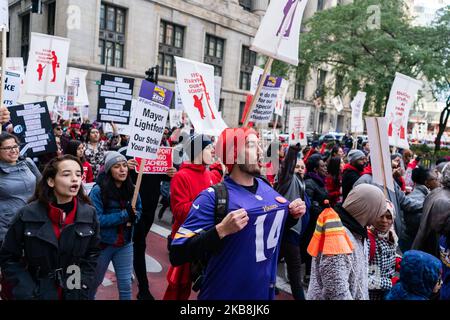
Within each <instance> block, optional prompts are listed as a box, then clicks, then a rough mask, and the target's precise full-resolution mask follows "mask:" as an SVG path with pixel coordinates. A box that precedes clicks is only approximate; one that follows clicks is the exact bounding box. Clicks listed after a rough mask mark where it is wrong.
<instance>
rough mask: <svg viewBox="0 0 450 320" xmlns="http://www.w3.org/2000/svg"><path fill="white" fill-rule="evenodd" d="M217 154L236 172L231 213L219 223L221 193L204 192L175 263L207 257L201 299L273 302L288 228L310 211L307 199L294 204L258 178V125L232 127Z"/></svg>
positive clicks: (179, 237) (175, 250)
mask: <svg viewBox="0 0 450 320" xmlns="http://www.w3.org/2000/svg"><path fill="white" fill-rule="evenodd" d="M216 153H217V155H218V156H219V157H220V158H221V159H222V161H223V162H224V163H225V165H226V166H227V168H228V172H229V173H230V176H229V177H227V178H226V179H225V182H224V183H225V186H226V188H227V190H228V194H229V197H228V198H229V200H228V212H229V213H228V214H227V215H226V216H225V218H224V219H223V220H222V221H221V222H220V223H218V224H217V225H216V224H215V214H214V211H215V192H214V190H213V189H212V188H209V189H207V190H205V191H203V192H202V193H201V194H200V195H199V196H198V197H197V199H196V200H195V201H194V203H193V205H192V207H191V211H190V213H189V216H188V218H187V220H186V221H185V223H184V224H183V225H182V226H181V228H180V229H179V230H178V232H177V234H176V236H175V239H174V240H173V241H172V246H171V250H170V261H171V263H172V264H173V265H180V264H183V263H186V262H191V261H194V260H198V259H202V258H205V257H206V258H207V260H208V264H207V267H206V271H205V274H204V279H203V281H202V286H201V289H200V293H199V295H198V299H199V300H271V299H274V296H275V294H274V293H275V282H276V271H277V259H278V252H279V247H280V242H281V236H282V231H283V228H284V227H287V228H290V227H292V226H293V225H295V224H296V222H297V221H298V219H299V218H300V217H301V216H302V215H303V214H305V211H306V207H305V204H304V202H303V201H302V200H301V199H297V200H295V201H293V202H292V203H289V202H288V201H287V200H286V199H285V198H283V197H282V196H280V195H279V194H278V193H277V192H276V191H275V190H273V189H272V188H271V187H270V186H269V185H268V184H266V183H265V182H264V181H263V180H261V179H259V178H255V176H257V175H259V174H260V172H261V165H260V161H259V160H260V157H261V155H262V149H261V147H260V145H259V139H258V136H257V133H256V132H255V131H254V130H253V129H247V128H240V129H226V130H225V131H224V132H223V133H222V135H221V136H220V137H219V141H218V143H217V146H216Z"/></svg>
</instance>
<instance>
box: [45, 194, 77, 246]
mask: <svg viewBox="0 0 450 320" xmlns="http://www.w3.org/2000/svg"><path fill="white" fill-rule="evenodd" d="M76 212H77V198H76V197H75V198H73V209H72V211H70V212H69V213H66V212H63V211H62V210H61V209H59V208H57V207H55V206H54V205H53V204H51V203H49V205H48V218H49V219H50V221H51V222H52V227H53V231H54V232H55V235H56V238H57V239H58V240H59V238H60V237H61V231H62V229H63V228H64V227H65V226H68V225H71V224H73V223H74V221H75V214H76Z"/></svg>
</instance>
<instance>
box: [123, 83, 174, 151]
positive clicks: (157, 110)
mask: <svg viewBox="0 0 450 320" xmlns="http://www.w3.org/2000/svg"><path fill="white" fill-rule="evenodd" d="M172 96H173V92H172V91H169V90H167V89H165V88H163V87H160V86H157V85H155V84H153V83H151V82H149V81H146V80H144V81H142V86H141V90H140V93H139V99H138V100H137V103H136V106H135V108H134V109H133V114H132V115H131V122H130V129H129V132H130V142H129V144H128V149H127V155H128V156H130V157H137V158H143V159H156V158H157V153H158V150H159V148H160V144H161V139H162V136H163V133H164V129H165V126H166V122H167V116H168V114H169V106H170V102H171V101H172Z"/></svg>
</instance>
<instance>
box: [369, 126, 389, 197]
mask: <svg viewBox="0 0 450 320" xmlns="http://www.w3.org/2000/svg"><path fill="white" fill-rule="evenodd" d="M366 126H367V135H368V137H369V144H370V162H371V165H372V176H373V182H374V183H375V184H378V185H380V186H385V187H386V188H387V189H389V190H391V191H393V192H395V188H394V178H393V175H392V164H391V154H390V151H389V138H388V135H387V123H386V119H385V118H366Z"/></svg>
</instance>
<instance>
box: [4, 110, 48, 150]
mask: <svg viewBox="0 0 450 320" xmlns="http://www.w3.org/2000/svg"><path fill="white" fill-rule="evenodd" d="M9 111H10V112H11V121H12V123H14V134H15V135H16V136H17V137H18V138H19V140H20V142H21V143H20V147H21V148H20V149H21V151H20V154H22V155H27V156H28V157H30V158H32V157H36V156H39V155H42V154H46V153H53V152H56V141H55V137H54V135H53V130H52V121H51V119H50V114H49V112H48V107H47V102H45V101H43V102H37V103H32V104H26V105H17V106H12V107H10V108H9Z"/></svg>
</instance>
